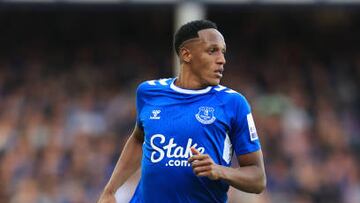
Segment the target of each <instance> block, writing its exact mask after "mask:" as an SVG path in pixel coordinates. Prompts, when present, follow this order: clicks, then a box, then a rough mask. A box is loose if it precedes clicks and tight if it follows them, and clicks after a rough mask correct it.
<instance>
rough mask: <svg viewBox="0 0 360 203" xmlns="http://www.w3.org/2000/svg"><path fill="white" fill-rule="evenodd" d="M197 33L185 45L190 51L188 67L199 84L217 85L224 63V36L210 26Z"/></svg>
mask: <svg viewBox="0 0 360 203" xmlns="http://www.w3.org/2000/svg"><path fill="white" fill-rule="evenodd" d="M198 35H199V38H196V39H195V40H193V41H191V42H189V43H188V45H189V46H186V47H188V49H189V52H190V60H189V62H188V64H189V69H190V71H191V74H193V76H195V77H194V79H196V80H198V82H199V84H201V86H209V85H210V86H215V85H218V84H219V83H220V80H221V78H222V73H223V71H224V64H225V63H226V61H225V56H224V54H225V51H226V45H225V41H224V37H223V36H222V35H221V33H220V32H219V31H218V30H216V29H212V28H211V29H204V30H200V31H199V32H198Z"/></svg>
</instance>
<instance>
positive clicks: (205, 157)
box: [188, 154, 209, 163]
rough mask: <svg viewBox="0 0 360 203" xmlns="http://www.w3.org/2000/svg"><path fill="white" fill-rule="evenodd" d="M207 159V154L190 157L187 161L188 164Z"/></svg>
mask: <svg viewBox="0 0 360 203" xmlns="http://www.w3.org/2000/svg"><path fill="white" fill-rule="evenodd" d="M207 158H209V155H207V154H200V155H194V156H192V157H190V158H189V159H188V162H189V163H192V162H193V161H195V160H198V161H200V160H204V159H207Z"/></svg>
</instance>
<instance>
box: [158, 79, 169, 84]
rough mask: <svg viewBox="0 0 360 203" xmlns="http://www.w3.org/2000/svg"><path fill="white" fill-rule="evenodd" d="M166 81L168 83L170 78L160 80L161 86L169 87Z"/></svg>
mask: <svg viewBox="0 0 360 203" xmlns="http://www.w3.org/2000/svg"><path fill="white" fill-rule="evenodd" d="M166 81H168V78H164V79H160V80H159V83H160V84H161V85H168V84H167V83H166Z"/></svg>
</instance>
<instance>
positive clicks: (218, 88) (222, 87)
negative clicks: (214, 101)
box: [214, 85, 226, 91]
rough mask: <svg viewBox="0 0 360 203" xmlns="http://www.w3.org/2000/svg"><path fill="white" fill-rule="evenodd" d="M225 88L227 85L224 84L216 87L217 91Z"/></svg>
mask: <svg viewBox="0 0 360 203" xmlns="http://www.w3.org/2000/svg"><path fill="white" fill-rule="evenodd" d="M224 89H226V87H224V86H222V85H219V87H217V88H214V90H216V91H221V90H224Z"/></svg>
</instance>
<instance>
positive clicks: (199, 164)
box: [188, 147, 221, 180]
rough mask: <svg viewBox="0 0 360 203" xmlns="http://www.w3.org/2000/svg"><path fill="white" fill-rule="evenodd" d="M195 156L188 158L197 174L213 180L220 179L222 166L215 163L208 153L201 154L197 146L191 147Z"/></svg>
mask: <svg viewBox="0 0 360 203" xmlns="http://www.w3.org/2000/svg"><path fill="white" fill-rule="evenodd" d="M191 152H192V154H193V156H191V157H190V158H189V160H188V162H189V163H191V166H192V168H193V171H194V173H195V174H196V175H197V176H201V177H208V178H209V179H211V180H219V179H220V174H221V166H220V165H217V164H215V162H214V161H213V160H212V159H211V157H210V156H209V155H208V154H201V153H200V152H199V151H198V150H196V149H195V148H193V147H192V148H191Z"/></svg>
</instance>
